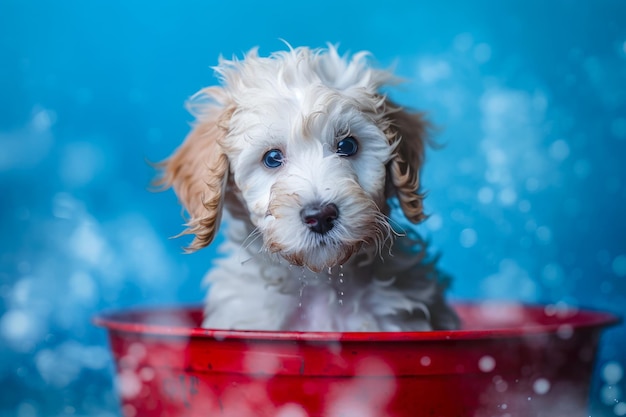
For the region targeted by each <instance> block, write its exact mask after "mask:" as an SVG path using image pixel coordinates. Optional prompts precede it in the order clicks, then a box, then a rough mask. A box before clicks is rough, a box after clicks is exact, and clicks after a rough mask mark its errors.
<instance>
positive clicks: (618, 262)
mask: <svg viewBox="0 0 626 417" xmlns="http://www.w3.org/2000/svg"><path fill="white" fill-rule="evenodd" d="M611 268H612V269H613V272H614V273H615V275H617V276H618V277H626V255H619V256H617V257H615V259H613V263H612V264H611Z"/></svg>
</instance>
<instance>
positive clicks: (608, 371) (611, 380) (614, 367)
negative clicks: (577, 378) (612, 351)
mask: <svg viewBox="0 0 626 417" xmlns="http://www.w3.org/2000/svg"><path fill="white" fill-rule="evenodd" d="M623 376H624V370H623V369H622V366H621V365H620V364H619V363H617V362H614V361H611V362H608V363H607V364H606V365H604V367H603V368H602V379H604V381H606V383H607V384H609V385H615V384H617V383H618V382H620V381H621V380H622V377H623Z"/></svg>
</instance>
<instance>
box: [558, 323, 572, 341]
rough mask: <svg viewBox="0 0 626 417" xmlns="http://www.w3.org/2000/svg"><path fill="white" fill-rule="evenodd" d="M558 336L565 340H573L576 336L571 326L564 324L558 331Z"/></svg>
mask: <svg viewBox="0 0 626 417" xmlns="http://www.w3.org/2000/svg"><path fill="white" fill-rule="evenodd" d="M556 335H557V336H558V337H560V338H561V339H563V340H567V339H571V338H572V336H573V335H574V328H573V327H572V325H571V324H562V325H560V326H559V328H558V329H557V330H556Z"/></svg>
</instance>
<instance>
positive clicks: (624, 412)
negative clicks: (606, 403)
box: [613, 402, 626, 416]
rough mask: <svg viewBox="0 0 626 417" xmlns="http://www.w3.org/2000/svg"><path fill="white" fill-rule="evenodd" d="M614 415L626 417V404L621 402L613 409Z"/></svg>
mask: <svg viewBox="0 0 626 417" xmlns="http://www.w3.org/2000/svg"><path fill="white" fill-rule="evenodd" d="M613 414H615V415H616V416H626V403H624V402H619V403H617V404H615V407H613Z"/></svg>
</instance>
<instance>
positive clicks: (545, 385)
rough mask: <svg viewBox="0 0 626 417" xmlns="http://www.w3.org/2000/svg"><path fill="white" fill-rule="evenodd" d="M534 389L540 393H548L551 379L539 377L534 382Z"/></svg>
mask: <svg viewBox="0 0 626 417" xmlns="http://www.w3.org/2000/svg"><path fill="white" fill-rule="evenodd" d="M533 391H535V393H537V394H539V395H544V394H547V392H548V391H550V381H548V380H547V379H545V378H538V379H537V380H536V381H535V382H534V383H533Z"/></svg>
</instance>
